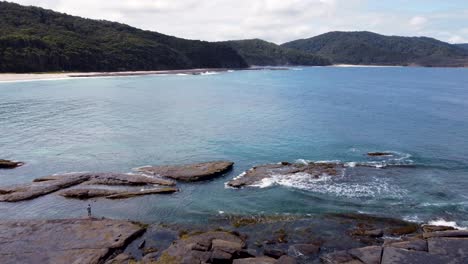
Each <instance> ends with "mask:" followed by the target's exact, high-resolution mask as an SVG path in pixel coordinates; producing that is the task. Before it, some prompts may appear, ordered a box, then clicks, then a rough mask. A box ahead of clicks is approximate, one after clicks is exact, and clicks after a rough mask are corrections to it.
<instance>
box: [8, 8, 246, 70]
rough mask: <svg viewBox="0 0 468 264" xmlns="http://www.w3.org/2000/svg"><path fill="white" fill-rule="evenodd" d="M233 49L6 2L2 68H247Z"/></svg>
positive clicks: (217, 44)
mask: <svg viewBox="0 0 468 264" xmlns="http://www.w3.org/2000/svg"><path fill="white" fill-rule="evenodd" d="M242 67H247V64H246V63H245V61H244V60H243V59H242V57H240V56H239V54H237V52H236V51H234V50H233V49H232V48H230V47H227V46H225V45H222V44H219V43H209V42H204V41H195V40H185V39H180V38H176V37H171V36H167V35H163V34H159V33H156V32H150V31H144V30H140V29H137V28H133V27H130V26H127V25H123V24H119V23H114V22H108V21H100V20H99V21H98V20H91V19H84V18H80V17H74V16H70V15H66V14H61V13H57V12H54V11H51V10H45V9H42V8H38V7H25V6H21V5H18V4H13V3H8V2H0V72H50V71H125V70H162V69H188V68H242Z"/></svg>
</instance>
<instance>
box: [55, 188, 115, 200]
mask: <svg viewBox="0 0 468 264" xmlns="http://www.w3.org/2000/svg"><path fill="white" fill-rule="evenodd" d="M115 193H116V191H115V190H108V189H81V188H80V189H70V190H64V191H61V192H60V193H59V195H61V196H63V197H66V198H73V199H82V200H84V199H90V198H95V197H106V196H109V195H112V194H115Z"/></svg>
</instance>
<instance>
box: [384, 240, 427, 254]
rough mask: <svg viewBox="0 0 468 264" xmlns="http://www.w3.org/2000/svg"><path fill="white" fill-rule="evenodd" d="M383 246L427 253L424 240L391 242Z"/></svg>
mask: <svg viewBox="0 0 468 264" xmlns="http://www.w3.org/2000/svg"><path fill="white" fill-rule="evenodd" d="M384 246H389V247H394V248H402V249H407V250H416V251H427V241H426V240H425V239H416V240H410V241H391V242H389V243H387V242H386V243H385V244H384Z"/></svg>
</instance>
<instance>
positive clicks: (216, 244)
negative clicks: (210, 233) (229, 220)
mask: <svg viewBox="0 0 468 264" xmlns="http://www.w3.org/2000/svg"><path fill="white" fill-rule="evenodd" d="M211 247H212V248H213V249H219V250H222V251H225V252H228V253H230V254H234V253H235V252H240V251H241V250H242V247H243V245H242V243H240V242H233V241H226V240H222V239H213V241H212V242H211Z"/></svg>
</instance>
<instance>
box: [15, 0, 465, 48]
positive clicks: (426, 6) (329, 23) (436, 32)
mask: <svg viewBox="0 0 468 264" xmlns="http://www.w3.org/2000/svg"><path fill="white" fill-rule="evenodd" d="M10 1H11V0H10ZM13 2H17V3H20V4H25V5H36V6H41V7H44V8H50V9H54V10H57V11H60V12H65V13H68V14H72V15H78V16H83V17H88V18H96V19H106V20H112V21H118V22H122V23H126V24H129V25H132V26H135V27H139V28H143V29H148V30H154V31H158V32H161V33H165V34H169V35H175V36H179V37H184V38H190V39H202V40H210V41H217V40H228V39H246V38H262V39H265V40H268V41H272V42H275V43H283V42H286V41H290V40H294V39H298V38H308V37H312V36H315V35H318V34H322V33H325V32H328V31H335V30H341V31H358V30H368V31H374V32H377V33H381V34H385V35H402V36H429V37H434V38H437V39H440V40H443V41H448V42H451V43H468V0H445V1H444V0H438V1H436V0H411V1H410V0H236V1H232V0H120V1H102V0H101V1H99V0H79V1H76V0H13Z"/></svg>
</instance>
